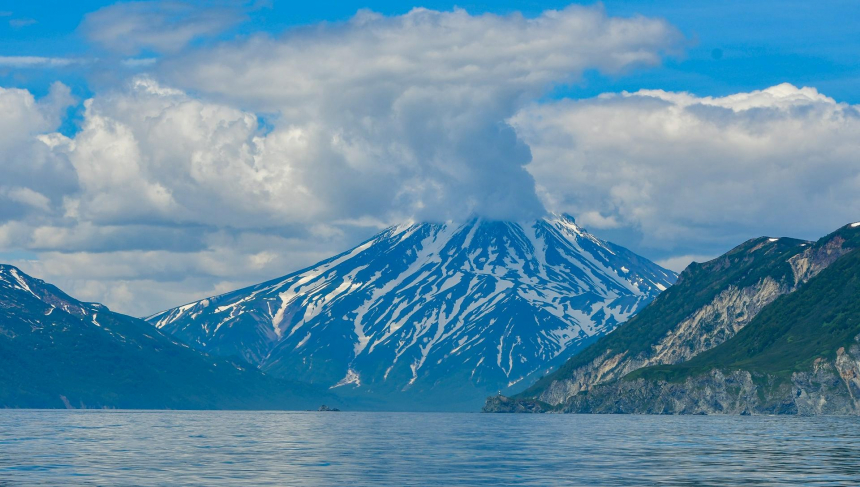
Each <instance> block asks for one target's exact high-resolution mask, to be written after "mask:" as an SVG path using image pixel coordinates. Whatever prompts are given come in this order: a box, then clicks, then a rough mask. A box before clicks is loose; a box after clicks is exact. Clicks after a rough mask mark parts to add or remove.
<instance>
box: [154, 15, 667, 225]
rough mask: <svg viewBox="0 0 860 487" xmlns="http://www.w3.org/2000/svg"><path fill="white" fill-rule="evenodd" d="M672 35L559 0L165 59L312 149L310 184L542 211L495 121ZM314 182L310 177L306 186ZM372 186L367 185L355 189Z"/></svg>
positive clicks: (373, 18) (642, 58) (513, 144)
mask: <svg viewBox="0 0 860 487" xmlns="http://www.w3.org/2000/svg"><path fill="white" fill-rule="evenodd" d="M681 41H682V39H681V37H680V35H679V34H678V32H677V31H676V30H675V29H673V28H672V27H671V26H669V25H668V24H666V23H665V22H663V21H660V20H654V19H647V18H633V19H622V18H613V17H609V16H607V15H606V13H605V12H604V11H603V9H602V8H599V7H594V8H583V7H569V8H567V9H564V10H560V11H547V12H545V13H543V14H542V15H540V16H539V17H537V18H525V17H523V16H521V15H519V14H511V15H506V16H499V15H492V14H486V15H477V16H476V15H470V14H469V13H467V12H466V11H464V10H454V11H452V12H438V11H432V10H426V9H414V10H412V11H411V12H409V13H407V14H405V15H401V16H395V17H385V16H382V15H379V14H375V13H372V12H360V13H359V14H358V15H356V16H355V17H354V18H353V19H352V20H350V21H349V22H346V23H343V24H333V25H321V26H315V27H310V28H304V29H298V30H295V31H291V32H289V33H288V34H286V35H285V36H283V37H280V38H271V37H268V36H256V37H252V38H251V39H249V40H247V41H244V42H238V43H237V42H231V43H227V44H223V45H221V46H219V47H217V48H213V49H207V50H202V51H197V52H195V53H193V54H190V55H188V56H182V57H180V58H178V59H175V60H173V61H169V62H167V63H165V65H164V66H163V71H162V75H163V76H164V78H165V79H167V80H169V81H170V82H171V83H173V84H176V85H177V86H180V87H185V88H189V89H194V90H195V91H196V92H202V93H205V94H206V95H208V96H210V97H212V98H215V99H219V100H224V101H227V102H229V103H231V104H235V105H238V106H243V107H246V108H248V109H251V110H257V111H268V112H275V113H277V124H278V126H279V127H291V128H292V130H294V131H295V132H296V133H300V134H302V136H303V137H304V138H305V139H306V140H308V141H309V144H310V146H311V147H312V148H313V150H314V151H315V154H314V156H313V171H312V172H313V174H310V173H308V174H306V177H307V179H308V181H309V186H311V187H313V193H314V194H317V195H321V196H323V198H324V199H326V200H330V201H331V200H340V201H339V204H338V206H339V207H340V208H342V209H345V210H346V211H347V212H348V214H347V215H345V217H349V218H354V217H358V216H361V215H358V214H353V213H354V212H350V209H355V210H358V211H365V212H368V213H371V214H380V213H383V212H385V211H386V210H388V211H390V210H391V209H392V208H396V209H398V210H399V211H400V212H401V213H405V214H407V215H408V214H413V215H416V216H417V217H418V218H422V219H433V220H444V219H449V218H456V217H460V216H463V215H464V214H469V213H478V214H482V215H485V216H489V217H491V218H529V217H531V216H534V215H535V214H538V213H540V212H541V211H543V209H542V207H541V205H540V202H539V201H538V200H537V198H536V197H535V194H534V183H533V180H532V179H531V176H530V175H529V174H528V172H526V171H524V170H523V166H524V165H526V164H528V162H529V161H530V159H531V154H530V152H529V150H528V147H526V146H525V145H524V144H523V143H522V141H521V140H520V139H519V138H518V136H517V134H516V132H515V131H514V130H513V129H512V128H511V127H510V125H509V124H508V123H507V122H506V119H507V118H508V117H510V116H512V115H514V114H515V113H516V111H517V110H518V109H519V108H520V107H522V106H523V105H524V104H525V103H527V102H528V101H531V100H534V99H535V98H536V97H539V96H541V95H543V94H545V93H546V92H547V90H549V89H550V88H552V87H553V86H555V85H557V84H561V83H567V82H572V81H575V80H576V79H578V77H579V76H580V75H581V74H582V72H583V71H584V70H586V69H598V70H601V71H604V72H607V73H618V72H621V71H623V70H626V69H631V68H633V67H637V66H647V65H654V64H657V63H659V62H660V60H661V55H662V54H663V53H664V52H665V51H666V50H670V49H674V48H676V47H677V46H678V44H679V43H680V42H681ZM312 180H317V181H312ZM369 187H372V188H374V191H373V192H368V191H367V188H369Z"/></svg>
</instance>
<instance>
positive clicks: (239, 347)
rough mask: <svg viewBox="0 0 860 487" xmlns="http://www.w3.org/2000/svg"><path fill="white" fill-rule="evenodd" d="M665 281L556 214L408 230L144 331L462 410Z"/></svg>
mask: <svg viewBox="0 0 860 487" xmlns="http://www.w3.org/2000/svg"><path fill="white" fill-rule="evenodd" d="M675 277H676V276H675V275H674V274H673V273H672V272H670V271H667V270H665V269H663V268H661V267H659V266H657V265H656V264H653V263H651V262H649V261H647V260H646V259H644V258H642V257H639V256H637V255H635V254H633V253H632V252H630V251H629V250H626V249H624V248H622V247H618V246H616V245H613V244H611V243H608V242H604V241H602V240H600V239H598V238H596V237H594V236H593V235H590V234H588V233H587V232H585V231H584V230H583V229H581V228H580V227H578V226H577V225H576V224H575V222H574V221H573V219H572V218H568V217H564V216H559V215H553V216H548V217H546V218H541V219H538V220H535V221H531V222H527V223H516V222H510V221H495V220H486V219H482V218H473V219H470V220H468V221H466V222H462V223H454V222H448V223H408V224H404V225H397V226H393V227H390V228H388V229H386V230H383V231H382V232H380V233H379V234H377V235H376V236H374V237H372V238H371V239H368V240H367V241H365V242H363V243H361V244H360V245H358V246H356V247H354V248H352V249H350V250H348V251H346V252H343V253H341V254H339V255H336V256H334V257H332V258H330V259H326V260H324V261H322V262H320V263H318V264H316V265H314V266H311V267H308V268H306V269H303V270H301V271H298V272H296V273H293V274H289V275H286V276H284V277H281V278H277V279H273V280H271V281H268V282H265V283H262V284H259V285H256V286H252V287H249V288H245V289H241V290H238V291H235V292H232V293H227V294H224V295H221V296H217V297H212V298H207V299H204V300H201V301H198V302H195V303H190V304H187V305H185V306H180V307H178V308H175V309H172V310H168V311H165V312H162V313H159V314H156V315H154V316H152V317H150V318H148V321H150V322H151V323H153V324H154V325H155V326H157V327H159V328H160V329H162V330H165V331H168V332H170V333H173V334H175V335H177V336H178V337H180V338H182V339H184V340H185V341H187V342H188V343H191V344H192V345H193V346H195V347H197V348H199V349H202V350H205V351H207V352H210V353H215V354H223V355H240V356H242V357H243V358H244V359H245V360H247V361H248V362H250V363H252V364H255V365H257V366H259V367H260V368H261V369H263V370H264V371H266V372H268V373H271V374H275V375H279V376H288V377H291V378H299V379H302V380H306V381H310V382H315V383H319V384H325V385H327V386H329V387H333V388H336V389H337V391H338V393H340V394H344V393H347V394H349V393H356V394H364V395H366V396H369V397H374V398H380V400H382V401H391V400H393V398H394V399H397V398H403V397H406V396H409V397H417V396H427V395H431V394H432V395H433V397H434V398H435V400H436V404H438V405H439V406H440V407H442V406H444V405H445V404H446V403H447V405H448V406H449V407H450V406H451V402H452V401H464V402H463V407H466V405H465V404H466V402H468V403H469V407H474V406H475V405H478V404H480V402H481V400H482V399H483V396H484V394H485V392H486V391H492V392H496V391H498V390H499V389H503V390H504V389H507V388H509V387H515V386H517V385H518V384H521V385H524V384H525V383H526V382H527V378H529V377H531V376H533V375H538V374H541V373H544V372H545V371H546V369H547V368H549V367H551V366H552V365H553V364H556V363H560V362H561V361H563V360H564V359H565V358H566V357H569V356H570V355H571V354H573V353H575V352H576V351H577V350H578V349H579V348H580V347H581V346H583V345H584V344H586V343H588V342H589V341H590V340H592V339H593V338H594V337H596V336H599V335H601V334H605V333H608V332H609V331H611V330H612V329H614V328H615V326H617V325H618V324H619V323H621V322H623V321H624V320H626V319H627V318H628V317H629V316H631V315H632V314H633V313H635V312H636V311H637V310H638V309H640V308H641V307H642V306H644V305H645V304H646V303H648V302H650V300H651V299H653V298H654V297H655V296H656V295H657V294H659V293H660V291H661V290H663V289H666V287H668V286H669V285H671V284H672V282H674V280H675Z"/></svg>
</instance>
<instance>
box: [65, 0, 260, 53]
mask: <svg viewBox="0 0 860 487" xmlns="http://www.w3.org/2000/svg"><path fill="white" fill-rule="evenodd" d="M237 7H238V5H235V4H231V3H223V2H222V3H218V2H216V3H214V4H209V5H208V6H207V8H201V7H199V6H197V5H194V4H191V3H185V2H174V1H144V2H123V3H116V4H113V5H109V6H107V7H103V8H101V9H99V10H96V11H95V12H92V13H90V14H87V16H86V17H85V18H84V21H83V23H82V24H81V27H80V29H81V31H82V32H83V33H84V34H85V35H86V36H87V38H88V39H89V40H90V41H92V42H95V43H97V44H99V45H101V46H102V47H104V48H105V49H107V50H109V51H114V52H118V53H121V54H137V53H138V52H140V51H141V50H144V49H149V50H152V51H156V52H161V53H173V52H177V51H180V50H182V49H183V48H184V47H185V46H186V45H188V43H190V42H191V41H193V40H195V39H199V38H201V37H209V36H213V35H216V34H218V33H220V32H222V31H224V30H225V29H227V28H229V27H231V26H233V25H235V24H237V23H239V22H240V21H242V20H243V19H244V14H243V13H242V12H241V11H240V9H239V8H237Z"/></svg>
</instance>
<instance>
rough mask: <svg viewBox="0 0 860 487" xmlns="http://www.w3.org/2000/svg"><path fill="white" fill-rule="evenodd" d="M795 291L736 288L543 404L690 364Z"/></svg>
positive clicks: (777, 286) (590, 368)
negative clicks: (633, 375) (640, 372)
mask: <svg viewBox="0 0 860 487" xmlns="http://www.w3.org/2000/svg"><path fill="white" fill-rule="evenodd" d="M794 287H795V286H789V285H787V284H785V283H779V282H777V281H775V280H774V279H773V278H771V277H767V278H765V279H762V280H761V281H760V282H758V283H756V284H754V285H752V286H749V287H745V288H742V289H739V288H737V287H735V286H731V287H729V289H726V290H725V291H723V292H721V293H720V294H719V295H717V297H716V298H714V300H713V301H711V302H710V303H709V304H707V305H706V306H704V307H702V308H700V309H699V310H698V311H696V313H694V314H693V315H692V316H690V317H688V318H687V319H685V320H683V321H682V322H680V323H678V325H677V327H676V328H675V329H673V330H671V331H670V332H669V333H667V334H666V335H665V336H664V337H663V338H662V339H661V340H660V342H659V343H657V344H655V345H654V346H653V347H652V348H651V349H650V350H649V351H648V352H647V353H639V354H637V355H636V356H633V357H630V356H628V354H627V352H621V353H616V354H611V353H605V354H604V355H602V356H601V357H600V358H598V359H596V360H594V361H592V362H591V363H590V364H588V365H587V366H585V367H582V368H579V369H576V370H575V371H574V373H573V375H572V377H571V378H569V379H565V380H559V381H555V382H553V383H552V385H550V386H549V387H548V388H547V389H546V390H545V391H544V392H543V393H541V394H540V396H538V400H540V401H543V402H546V403H549V404H561V403H562V402H564V401H565V400H567V398H569V397H571V396H573V395H576V394H578V393H579V392H581V391H585V390H588V389H589V388H590V387H591V386H593V385H596V384H600V383H604V382H609V381H612V380H616V379H620V378H621V377H624V376H625V375H627V374H629V373H630V372H633V371H634V370H637V369H641V368H642V367H648V366H651V365H663V364H676V363H680V362H684V361H686V360H689V359H690V358H692V357H694V356H695V355H698V354H699V353H701V352H704V351H705V350H710V349H711V348H713V347H715V346H717V345H719V344H721V343H723V342H725V341H726V340H728V339H729V338H731V337H733V336H735V334H736V333H737V332H738V331H740V330H741V329H742V328H743V327H744V326H746V325H747V323H749V322H750V321H751V320H752V319H753V318H754V317H755V316H756V315H757V314H758V312H759V311H761V309H762V308H763V307H765V306H767V305H768V304H770V303H771V302H773V300H775V299H776V298H778V297H779V296H781V295H783V294H786V293H788V292H791V290H793V289H794Z"/></svg>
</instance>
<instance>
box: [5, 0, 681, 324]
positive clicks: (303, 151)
mask: <svg viewBox="0 0 860 487" xmlns="http://www.w3.org/2000/svg"><path fill="white" fill-rule="evenodd" d="M201 15H204V14H203V13H200V12H198V11H197V10H195V9H190V10H189V7H188V6H187V5H181V4H172V3H170V4H168V3H157V4H156V3H129V4H119V5H116V6H112V7H107V8H105V9H102V10H100V11H98V12H95V13H93V14H91V15H90V16H88V17H87V19H86V20H85V22H84V24H83V25H82V27H81V28H82V30H83V31H84V32H86V33H87V34H88V35H89V36H90V38H91V39H92V40H93V41H95V42H98V43H102V44H104V45H105V47H107V48H109V49H114V50H116V51H117V52H119V53H121V54H123V55H136V54H137V53H138V52H140V51H141V49H144V50H146V49H148V50H155V51H159V52H165V53H168V54H169V53H172V52H178V54H175V55H170V54H169V55H167V56H166V57H164V58H161V59H160V60H159V62H158V63H156V64H154V65H151V66H149V67H151V68H152V69H151V71H150V74H149V75H147V76H140V77H136V78H133V79H132V80H130V81H128V82H126V83H124V84H123V85H121V86H116V87H113V88H111V89H107V90H104V89H102V90H99V91H98V92H97V93H96V94H95V95H94V96H93V97H92V98H91V99H89V100H87V101H86V102H85V103H84V113H83V119H82V121H81V126H80V130H79V131H78V132H77V133H76V134H75V135H74V136H73V137H66V136H64V135H61V134H59V133H54V132H53V131H54V130H55V129H56V127H57V125H58V123H57V120H56V119H51V120H47V119H45V121H44V122H43V123H41V124H39V125H37V126H35V128H33V129H32V130H30V131H29V132H26V134H24V133H22V135H21V137H20V140H27V141H28V142H27V143H29V144H32V145H33V146H34V147H38V148H39V150H41V151H43V152H44V153H45V156H44V157H45V158H48V157H49V156H50V158H51V159H50V160H51V161H55V162H54V164H56V165H58V166H57V167H60V166H59V165H62V168H64V169H63V170H65V171H70V174H67V176H66V177H63V178H60V179H61V180H63V181H68V182H70V183H69V184H68V187H62V188H54V189H51V188H46V187H44V186H39V185H38V184H36V183H35V182H33V181H31V182H29V183H28V182H26V181H22V182H21V183H20V184H19V183H16V184H15V185H11V184H10V185H9V187H8V188H7V189H5V190H4V192H0V198H3V197H5V198H7V199H8V200H9V201H14V202H15V204H16V205H18V207H20V208H21V209H22V210H21V211H25V210H26V211H28V212H31V213H32V212H42V213H43V215H42V216H41V217H40V218H38V219H34V218H26V219H21V218H15V217H12V216H10V217H9V218H6V219H5V220H3V223H2V224H0V247H3V248H7V249H10V248H11V249H29V250H35V251H38V252H39V261H37V262H19V264H21V265H22V266H23V267H24V268H25V270H29V271H33V272H35V273H36V274H37V275H39V276H41V277H44V278H47V279H50V280H54V281H56V282H58V283H59V284H61V285H66V286H67V287H68V288H69V290H70V291H72V292H75V293H80V294H81V296H82V297H84V298H87V299H97V300H103V301H106V303H107V304H108V305H111V306H115V307H117V308H118V309H120V310H124V311H128V312H132V313H135V314H144V313H145V312H151V311H154V310H156V309H159V308H162V307H165V306H167V305H173V304H178V303H177V301H178V300H180V297H184V296H187V297H188V298H189V299H190V298H192V297H199V296H200V295H205V294H209V293H211V292H213V291H214V290H215V289H216V288H219V286H221V287H227V286H229V285H230V284H231V283H232V284H233V285H240V284H247V283H249V282H255V281H258V280H262V279H264V278H268V277H272V276H274V275H279V274H282V273H286V272H288V271H290V270H293V269H296V268H297V267H299V266H300V265H304V264H309V263H312V262H313V261H315V260H316V259H318V258H321V257H323V256H326V255H330V254H331V253H334V252H335V251H337V250H343V249H344V248H346V247H347V246H348V245H350V244H354V243H356V242H357V240H358V238H360V237H362V236H367V235H369V234H370V233H373V232H375V231H376V230H377V229H378V228H379V227H380V226H383V225H385V224H388V223H394V222H398V221H401V220H403V219H407V218H414V219H425V220H436V221H438V220H447V219H453V218H460V217H464V216H467V215H471V214H478V215H482V216H485V217H489V218H505V219H526V218H532V217H534V216H536V215H538V214H541V213H542V212H543V211H544V207H543V205H542V203H541V202H540V201H539V199H538V197H537V194H536V192H535V181H534V179H533V178H532V176H531V174H530V173H529V172H528V171H527V170H526V169H525V168H526V166H527V165H528V164H529V163H530V161H531V159H532V154H531V152H530V150H529V147H528V146H527V145H526V144H525V143H524V142H523V140H522V139H521V137H520V136H519V134H518V133H517V131H516V130H515V129H514V127H513V126H512V125H511V124H510V123H508V121H507V120H508V119H509V118H510V117H511V116H513V115H515V114H516V113H517V112H518V111H519V110H520V109H522V108H523V107H524V106H527V105H528V103H530V102H531V101H533V100H535V99H537V98H539V97H541V96H543V95H544V94H546V93H547V92H548V91H549V90H550V89H552V88H553V87H554V86H557V85H559V84H563V83H569V82H574V81H576V80H577V79H578V78H579V77H580V76H581V74H582V73H583V72H584V71H585V70H589V69H596V70H600V71H602V72H605V73H622V72H623V71H625V70H628V69H633V68H636V67H640V66H649V65H654V64H657V63H659V62H660V60H661V57H662V56H663V54H665V53H666V52H669V51H672V50H674V49H675V48H677V46H678V45H679V44H680V43H682V42H683V39H682V37H681V36H680V35H679V34H678V32H677V31H676V30H675V29H674V28H672V27H671V26H670V25H668V24H667V23H666V22H664V21H661V20H654V19H648V18H625V19H622V18H612V17H609V16H607V15H606V13H605V12H604V11H603V9H602V8H600V7H594V8H582V7H570V8H567V9H564V10H560V11H548V12H545V13H544V14H542V15H540V16H538V17H536V18H525V17H523V16H521V15H518V14H512V15H505V16H498V15H490V14H487V15H478V16H474V15H470V14H468V13H467V12H465V11H463V10H455V11H452V12H436V11H431V10H426V9H416V10H413V11H412V12H409V13H408V14H405V15H402V16H395V17H385V16H381V15H378V14H374V13H371V12H361V13H359V14H358V15H356V17H355V18H353V19H352V20H350V21H348V22H345V23H338V24H325V25H320V26H313V27H307V28H300V29H294V30H291V31H289V32H288V33H287V34H285V35H284V36H282V37H278V38H272V37H268V36H252V37H250V38H248V39H246V40H240V41H230V42H225V43H223V44H220V45H218V46H216V47H212V48H206V47H204V48H195V50H194V51H193V52H191V51H182V47H183V46H185V45H187V43H188V42H191V41H193V39H195V38H198V37H200V36H209V35H213V34H214V33H216V32H218V31H219V29H222V28H224V25H225V24H222V23H219V22H220V20H213V19H210V18H209V17H206V18H203V17H200V16H201ZM207 15H208V14H207ZM175 19H179V20H175ZM174 20H175V25H174ZM180 51H181V52H180ZM146 67H147V66H144V68H146ZM57 97H59V95H57ZM25 98H26V97H25ZM31 98H32V97H31ZM49 98H50V97H49ZM55 98H56V97H55ZM34 103H35V105H38V104H39V103H37V102H35V101H34V102H32V103H31V105H33V106H35V105H34ZM41 103H42V105H45V106H49V105H50V103H48V101H42V102H41ZM59 105H61V104H59ZM40 110H41V112H45V110H46V109H42V108H38V107H36V109H35V111H34V113H41V112H40ZM31 111H32V110H31ZM48 111H50V110H48ZM45 113H47V112H45ZM10 120H11V119H10ZM261 120H263V122H261ZM0 143H2V142H0ZM30 152H33V151H32V150H31V151H30ZM3 164H4V165H5V164H8V163H7V162H6V161H5V160H4V161H3ZM34 179H35V178H34ZM39 195H42V196H44V198H40V197H39ZM45 198H46V199H47V201H46V200H45ZM46 210H47V211H46ZM19 213H20V212H19ZM603 224H604V225H606V226H612V225H616V224H617V222H615V221H613V220H612V218H607V219H605V220H604V221H603ZM153 282H158V283H163V284H164V285H163V289H164V290H163V291H153V290H152V288H154V287H158V286H154V285H153ZM180 287H181V288H182V289H184V291H182V292H181V293H180V292H179V291H178V289H180ZM100 296H101V297H100ZM183 299H184V298H183Z"/></svg>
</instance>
